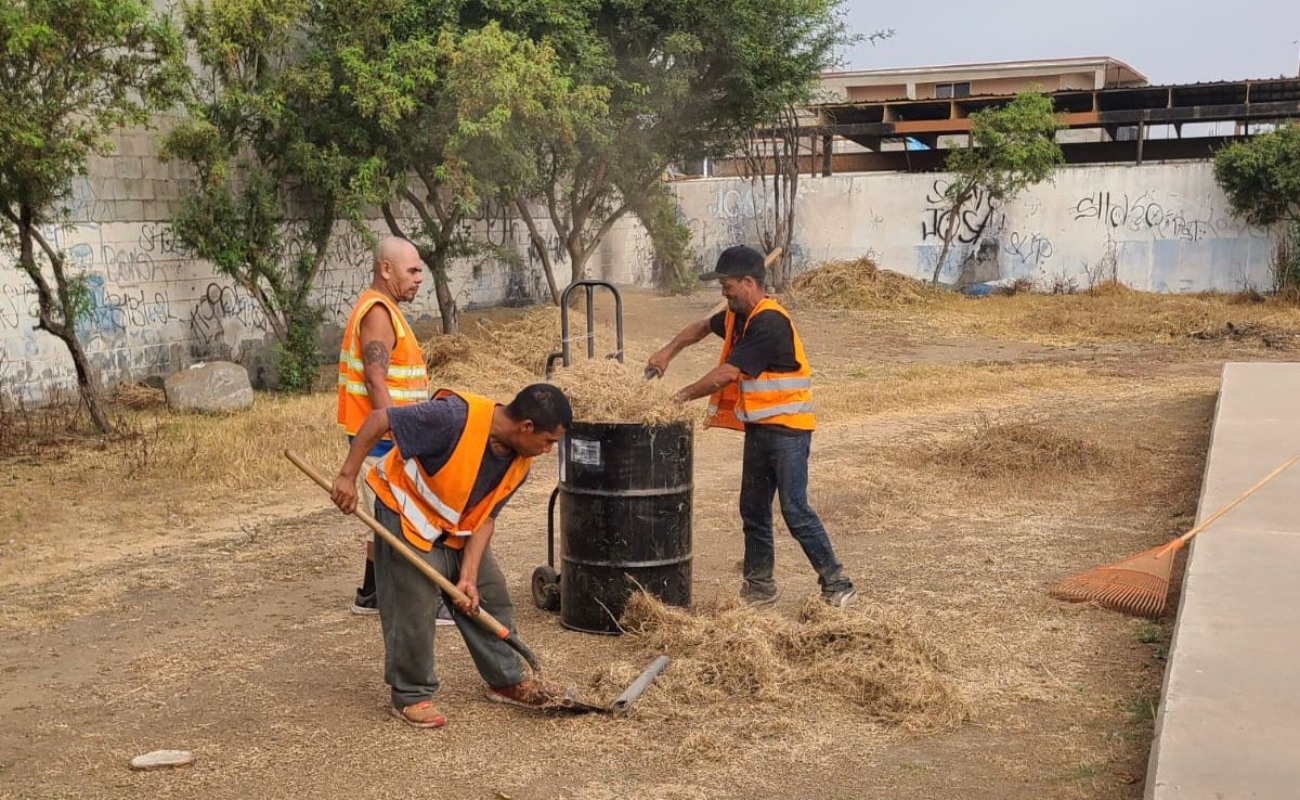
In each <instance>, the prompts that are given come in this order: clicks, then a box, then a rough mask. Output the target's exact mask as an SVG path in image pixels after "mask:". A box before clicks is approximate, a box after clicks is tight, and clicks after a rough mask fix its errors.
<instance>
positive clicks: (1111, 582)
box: [1050, 540, 1182, 617]
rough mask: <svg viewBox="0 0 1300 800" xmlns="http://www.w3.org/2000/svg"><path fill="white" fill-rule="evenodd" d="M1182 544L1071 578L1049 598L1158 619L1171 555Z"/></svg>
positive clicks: (1170, 570)
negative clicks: (1085, 603) (1089, 603)
mask: <svg viewBox="0 0 1300 800" xmlns="http://www.w3.org/2000/svg"><path fill="white" fill-rule="evenodd" d="M1181 546H1182V542H1180V541H1177V540H1175V541H1174V542H1172V543H1171V544H1162V545H1160V546H1159V547H1153V548H1151V549H1150V550H1148V551H1146V552H1145V553H1139V554H1138V555H1136V556H1133V557H1131V558H1126V559H1124V560H1123V561H1117V562H1115V563H1114V564H1107V565H1106V566H1104V567H1098V568H1097V569H1094V570H1090V571H1088V572H1084V573H1081V574H1079V575H1075V576H1074V577H1072V578H1066V579H1065V580H1063V581H1061V582H1060V583H1058V584H1057V585H1056V586H1054V587H1052V590H1051V592H1050V594H1051V595H1052V597H1055V598H1057V599H1058V600H1068V601H1070V602H1072V603H1084V602H1093V603H1097V604H1098V605H1100V606H1102V607H1103V608H1109V609H1111V610H1112V611H1120V612H1123V613H1125V614H1132V615H1134V616H1138V617H1158V616H1160V614H1161V612H1163V611H1164V610H1165V602H1166V600H1167V599H1168V598H1169V578H1170V575H1172V574H1173V568H1174V554H1175V553H1177V552H1178V550H1179V548H1180V547H1181Z"/></svg>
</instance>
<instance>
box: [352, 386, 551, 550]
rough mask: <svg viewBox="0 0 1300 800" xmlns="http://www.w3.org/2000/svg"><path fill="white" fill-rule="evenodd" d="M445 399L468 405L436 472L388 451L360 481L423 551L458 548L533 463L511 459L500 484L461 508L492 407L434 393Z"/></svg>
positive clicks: (465, 397)
mask: <svg viewBox="0 0 1300 800" xmlns="http://www.w3.org/2000/svg"><path fill="white" fill-rule="evenodd" d="M451 395H455V396H457V397H459V398H461V399H462V400H464V401H465V402H466V403H468V404H469V416H468V417H467V418H466V420H465V428H464V429H463V430H462V431H461V433H460V441H459V442H457V443H456V449H455V450H453V451H452V454H451V458H450V459H448V461H447V463H446V464H444V465H443V466H442V468H441V469H439V470H438V472H437V473H436V474H434V475H430V474H428V473H427V472H425V471H424V468H423V467H421V466H420V460H419V459H418V458H412V459H410V460H409V461H408V460H406V459H403V458H402V454H401V453H400V452H398V449H397V448H393V449H392V450H391V451H389V453H388V455H387V456H384V458H383V460H382V461H380V462H379V463H378V464H376V465H375V466H374V467H372V468H371V470H370V473H369V474H368V475H367V476H366V483H368V484H369V485H370V488H371V489H374V490H375V496H376V497H378V498H379V500H380V502H382V503H383V504H384V505H386V506H388V507H389V508H391V509H393V510H394V511H396V512H397V513H398V514H400V515H401V517H402V533H404V534H405V535H406V540H407V541H409V542H410V543H411V544H412V545H414V546H415V547H417V548H419V549H420V550H423V551H424V552H426V553H427V552H429V551H430V550H432V549H433V545H434V544H435V543H436V542H439V541H441V543H442V544H443V546H445V547H450V548H452V549H453V550H459V549H461V548H462V547H464V546H465V541H466V540H467V539H468V538H469V537H470V536H471V535H473V533H474V531H476V530H478V529H479V528H480V527H482V525H483V523H484V522H486V521H487V518H488V515H489V514H491V513H492V509H494V508H496V506H497V503H499V502H501V501H502V500H504V499H505V498H507V497H509V496H510V493H511V492H513V491H514V490H515V489H517V488H518V487H519V484H521V483H523V482H524V478H526V477H528V468H529V467H530V466H531V465H532V463H533V460H532V459H531V458H525V457H523V456H515V460H514V462H512V463H511V464H510V468H509V469H507V470H506V474H505V477H503V478H502V479H501V483H499V484H497V487H496V488H495V489H493V490H492V491H491V492H488V494H487V496H486V497H484V498H483V499H482V500H480V501H479V502H478V504H477V505H475V506H474V507H473V508H466V506H467V505H468V504H469V495H470V492H471V491H473V490H474V480H475V479H476V478H478V471H479V467H481V466H482V464H483V452H484V450H485V449H486V448H487V446H488V434H489V432H490V431H491V430H492V411H493V409H494V408H496V403H493V402H492V401H491V400H489V399H487V398H486V397H479V396H478V395H473V394H461V393H459V392H453V391H451V390H449V389H440V390H438V392H437V393H436V394H435V395H434V397H435V398H437V397H448V396H451Z"/></svg>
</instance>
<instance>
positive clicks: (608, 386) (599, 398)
mask: <svg viewBox="0 0 1300 800" xmlns="http://www.w3.org/2000/svg"><path fill="white" fill-rule="evenodd" d="M550 382H551V383H553V384H555V385H556V386H558V387H560V389H562V390H563V391H564V393H565V394H566V395H568V397H569V402H570V403H572V405H573V418H574V419H577V420H582V421H584V422H640V423H644V424H646V425H667V424H669V423H672V422H678V421H681V420H690V419H694V418H695V417H696V416H698V414H699V413H700V409H698V408H695V409H693V408H691V407H688V406H686V405H684V404H682V403H680V402H678V401H677V400H674V399H673V396H672V393H671V391H670V390H669V389H668V388H667V387H665V385H664V382H663V381H661V380H646V378H645V373H644V371H643V370H642V369H641V368H640V367H634V366H631V365H628V364H620V363H619V362H617V361H579V362H577V363H575V364H574V365H573V366H572V367H568V368H565V369H557V370H556V371H555V373H554V375H552V376H551V381H550Z"/></svg>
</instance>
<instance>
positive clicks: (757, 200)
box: [740, 28, 895, 291]
mask: <svg viewBox="0 0 1300 800" xmlns="http://www.w3.org/2000/svg"><path fill="white" fill-rule="evenodd" d="M894 33H895V31H894V29H893V28H889V29H888V30H879V31H875V32H874V33H872V34H870V35H868V36H866V37H864V39H865V41H866V42H867V43H869V44H872V45H874V44H876V42H881V41H884V40H886V39H891V38H893V36H894ZM813 100H814V97H813V92H812V91H811V90H809V91H808V92H806V93H805V94H802V95H796V96H795V97H794V99H793V100H787V101H786V102H783V103H781V104H779V105H778V106H777V107H776V108H775V109H773V110H772V113H771V115H770V116H769V117H768V118H767V119H765V120H763V122H762V124H761V125H760V126H758V127H755V128H751V129H749V130H748V131H746V133H745V135H744V136H743V137H742V139H741V141H740V152H741V155H742V156H743V158H744V165H745V178H746V180H748V181H749V189H750V197H752V198H753V202H754V224H755V227H756V228H757V234H758V241H759V243H760V244H761V245H762V247H763V251H764V252H766V253H770V252H772V251H773V250H775V249H776V248H778V247H779V248H781V255H780V257H779V258H778V259H777V261H776V264H775V267H774V269H773V270H772V273H771V282H772V285H773V286H774V287H775V288H776V289H777V290H778V291H780V290H783V289H784V288H785V286H786V283H787V282H788V281H789V279H790V275H791V271H792V269H793V266H794V262H793V247H792V246H791V245H792V244H793V241H794V231H795V203H796V201H797V199H798V197H799V173H800V169H801V166H802V163H803V162H802V158H803V152H801V151H802V141H803V137H804V136H810V137H816V136H819V135H821V134H822V133H823V131H822V130H820V129H819V128H817V127H812V126H806V125H805V124H804V122H805V120H804V119H801V117H800V114H799V107H800V106H801V105H805V106H806V105H808V104H809V103H810V102H811V101H813ZM809 143H810V146H809V147H808V148H807V154H808V156H809V157H810V160H811V156H812V155H814V153H815V150H814V148H813V147H812V146H811V138H810V142H809Z"/></svg>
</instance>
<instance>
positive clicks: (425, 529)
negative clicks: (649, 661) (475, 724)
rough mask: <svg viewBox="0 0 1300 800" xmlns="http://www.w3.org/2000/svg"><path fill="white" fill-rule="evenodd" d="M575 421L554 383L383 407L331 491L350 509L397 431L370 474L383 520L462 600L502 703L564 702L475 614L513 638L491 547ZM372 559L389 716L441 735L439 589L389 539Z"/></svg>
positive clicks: (446, 393) (469, 634) (464, 632)
mask: <svg viewBox="0 0 1300 800" xmlns="http://www.w3.org/2000/svg"><path fill="white" fill-rule="evenodd" d="M572 422H573V410H572V409H571V408H570V406H569V400H568V398H567V397H565V396H564V393H563V392H561V391H560V390H559V389H558V388H556V387H555V386H552V385H550V384H545V383H540V384H533V385H532V386H528V387H525V388H524V389H523V390H522V391H520V392H519V394H517V395H516V396H515V398H514V400H512V401H511V402H510V404H509V405H505V406H503V405H498V404H496V403H494V402H492V401H491V400H489V399H487V398H485V397H478V396H476V395H472V394H466V393H460V392H453V391H450V390H446V389H444V390H440V391H438V392H437V393H436V394H435V395H434V397H433V398H432V399H430V400H428V401H426V402H424V403H419V404H416V405H409V406H394V407H391V408H377V409H375V410H374V411H372V412H370V414H369V415H368V416H367V417H366V421H365V423H364V424H363V425H362V426H361V428H360V429H359V430H358V431H357V434H356V438H355V439H354V440H353V442H352V446H351V448H350V449H349V450H348V455H347V459H346V460H345V461H344V462H343V467H342V468H341V469H340V470H339V474H338V477H337V478H335V480H334V487H333V490H332V491H331V494H330V496H331V497H332V499H333V500H334V503H335V504H336V505H338V507H339V508H340V509H341V510H342V511H344V512H345V513H349V514H350V513H352V512H353V511H354V510H355V509H356V506H357V486H356V482H357V475H358V473H359V472H360V470H361V467H362V464H363V463H364V461H365V458H366V455H367V454H368V453H369V452H370V449H371V448H372V447H373V446H374V445H375V443H376V442H378V441H380V440H381V439H382V438H383V437H384V436H389V435H391V437H392V440H393V443H394V445H395V447H394V448H393V449H392V450H390V451H389V453H388V455H387V456H385V457H384V458H383V459H382V460H381V461H380V462H379V464H377V465H376V466H374V467H372V468H371V469H370V470H369V472H368V473H367V474H366V483H367V484H368V485H369V486H370V488H371V489H372V490H373V491H374V493H375V496H376V497H377V500H376V502H375V518H376V519H377V520H378V521H379V523H380V524H381V525H383V526H384V527H386V528H387V529H388V530H390V531H392V533H393V534H394V535H395V536H397V537H399V538H400V539H403V540H404V541H405V544H406V545H408V546H409V547H410V548H412V549H413V550H414V551H415V552H416V553H418V554H419V555H420V556H421V557H422V558H423V559H424V560H425V561H426V562H428V563H429V564H430V565H432V566H433V568H434V569H436V570H438V572H440V573H442V574H443V575H445V576H446V577H447V579H448V580H450V581H452V582H454V583H455V584H456V588H458V589H459V590H460V591H461V592H463V593H464V594H465V601H464V602H463V603H458V608H459V610H460V611H461V612H462V613H461V614H455V615H454V618H455V624H456V626H457V627H458V628H460V634H461V636H462V637H463V638H464V640H465V645H466V647H467V648H468V649H469V652H470V656H471V657H472V658H473V660H474V665H475V666H476V667H477V668H478V671H479V674H480V675H481V676H482V677H483V679H484V680H485V681H486V682H487V687H486V690H485V694H486V695H487V697H488V699H490V700H494V701H496V702H499V703H509V704H512V705H518V706H525V707H530V708H545V707H547V706H549V705H552V704H554V703H555V702H557V701H558V700H560V699H562V698H563V694H562V693H561V692H560V691H558V690H557V689H555V688H552V687H549V686H547V685H546V684H543V683H542V682H541V681H538V680H535V679H525V678H524V673H523V665H522V663H521V662H520V660H519V657H518V656H517V655H516V653H515V651H514V650H512V649H511V648H510V646H509V645H508V644H506V643H505V642H504V641H502V640H501V639H498V638H497V637H496V636H495V635H493V634H492V633H490V632H488V631H486V630H484V629H483V628H482V627H480V626H479V625H478V624H477V623H475V622H474V621H473V620H472V617H473V615H474V614H476V613H477V612H478V608H479V606H480V604H481V605H482V607H483V609H484V610H486V611H487V612H488V613H489V614H491V615H492V616H493V617H495V618H496V619H497V620H498V621H500V622H501V624H502V625H504V626H506V627H507V628H508V629H510V632H511V633H514V632H515V626H514V605H513V604H512V603H511V601H510V593H509V592H508V591H507V589H506V579H505V575H504V574H502V572H501V569H500V567H498V566H497V564H496V561H495V559H493V557H492V551H491V550H490V549H489V547H490V544H491V542H492V535H493V533H494V532H495V530H496V516H497V514H498V513H500V511H501V509H502V507H503V506H505V504H506V503H507V502H508V501H509V500H510V498H511V496H513V494H514V493H515V490H516V489H518V488H519V486H520V484H522V483H523V482H524V479H525V478H526V477H527V476H528V469H529V466H530V465H531V464H532V460H533V458H534V457H536V456H539V455H542V454H543V453H547V452H550V450H551V447H552V446H553V445H554V444H555V443H556V442H557V441H559V439H560V437H561V436H563V435H564V431H565V429H566V428H568V427H569V425H570V424H571V423H572ZM374 552H375V572H376V577H377V579H378V580H377V584H376V585H377V588H378V601H379V621H380V625H381V627H382V628H383V632H384V679H385V682H387V684H388V685H389V687H390V688H391V697H392V713H393V715H394V716H396V717H398V718H399V719H402V720H404V721H405V722H407V723H408V724H410V725H413V726H415V727H417V728H440V727H442V726H443V725H444V724H446V722H447V719H446V717H444V716H443V715H442V714H441V713H440V712H439V711H438V709H437V708H435V707H434V705H433V695H434V694H435V693H436V692H437V691H438V686H439V681H438V676H437V673H436V672H435V671H434V658H433V638H434V629H435V614H436V610H437V604H438V602H439V600H440V592H439V591H438V588H437V587H436V586H435V585H434V584H433V582H432V581H430V580H429V579H428V578H427V577H426V576H425V575H424V574H423V573H421V572H420V571H419V570H418V569H416V568H415V567H414V566H412V565H411V564H410V563H409V562H408V561H406V560H405V559H404V558H402V556H401V554H400V553H398V552H396V551H395V550H394V549H393V546H392V545H390V544H389V543H388V542H387V541H385V540H383V539H380V540H378V541H376V542H375V551H374Z"/></svg>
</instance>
